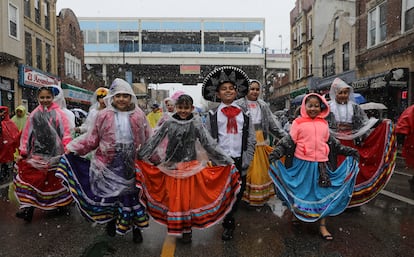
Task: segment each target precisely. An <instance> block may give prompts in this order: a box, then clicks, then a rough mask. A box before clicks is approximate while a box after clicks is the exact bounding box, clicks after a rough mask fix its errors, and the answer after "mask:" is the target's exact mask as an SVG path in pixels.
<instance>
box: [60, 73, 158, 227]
mask: <svg viewBox="0 0 414 257" xmlns="http://www.w3.org/2000/svg"><path fill="white" fill-rule="evenodd" d="M116 94H129V95H131V104H130V106H129V107H128V110H126V111H119V110H118V109H116V108H115V107H114V106H113V105H112V102H113V97H114V96H115V95H116ZM104 101H105V103H106V106H107V107H106V108H105V109H104V110H102V111H100V112H99V113H98V114H97V117H96V120H95V124H94V125H93V127H92V129H90V130H88V131H87V133H85V134H82V135H81V136H79V137H78V138H76V139H74V140H73V141H72V142H71V143H70V144H69V145H68V150H69V151H71V152H73V153H75V154H72V153H71V154H68V155H64V157H63V158H62V159H61V163H60V166H59V169H58V174H57V175H58V176H60V177H62V178H63V179H64V180H65V182H66V185H67V186H68V187H69V188H70V190H71V193H72V195H73V197H74V199H75V200H76V202H77V206H78V207H79V209H80V210H81V213H82V215H84V216H85V217H87V218H88V219H89V220H90V221H93V222H98V223H106V222H109V221H111V220H112V219H114V218H116V231H117V233H118V234H125V233H126V232H128V231H130V230H131V229H132V228H133V227H136V226H137V227H145V226H148V216H147V215H146V212H145V207H144V205H143V204H142V203H141V202H140V199H141V197H140V195H141V194H140V191H139V190H138V189H137V188H136V187H135V169H134V160H135V156H136V152H137V149H138V148H139V147H141V146H142V145H143V144H145V142H146V140H147V139H148V138H149V136H150V133H151V129H150V127H149V125H148V122H147V120H146V118H145V114H144V112H143V111H142V110H141V109H140V108H139V107H138V106H137V100H136V97H135V95H134V93H133V91H132V89H131V86H130V85H129V84H128V83H127V82H126V81H124V80H122V79H115V80H114V82H113V83H112V85H111V88H110V92H109V94H108V95H107V96H106V97H105V98H104ZM94 150H95V152H94V153H93V156H92V158H91V160H90V161H89V160H87V159H85V158H82V157H80V156H83V155H85V154H87V153H89V152H91V151H94Z"/></svg>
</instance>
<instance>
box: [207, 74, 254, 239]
mask: <svg viewBox="0 0 414 257" xmlns="http://www.w3.org/2000/svg"><path fill="white" fill-rule="evenodd" d="M248 87H249V77H248V76H247V75H246V73H244V71H242V70H241V69H239V68H237V67H233V66H224V67H220V68H217V69H215V70H213V71H212V72H210V73H209V74H208V75H207V77H206V78H205V79H204V81H203V90H202V93H203V97H204V99H206V100H207V101H213V102H220V104H219V106H218V107H217V108H214V109H212V110H210V111H209V113H208V116H207V119H206V124H205V126H206V128H207V129H208V130H209V132H210V134H211V135H212V137H213V138H214V139H215V140H217V142H218V144H219V146H220V147H221V148H222V149H223V150H224V152H225V153H227V154H228V155H229V156H231V157H232V158H233V160H234V162H235V165H236V167H237V169H238V172H239V173H240V177H241V189H240V192H239V194H238V195H237V201H236V203H235V204H234V206H233V208H232V210H231V211H230V212H229V213H228V214H227V215H226V217H225V218H224V221H223V228H224V230H223V233H222V236H221V238H222V240H224V241H228V240H231V239H232V238H233V232H234V230H235V228H236V224H235V220H234V214H235V212H236V210H237V207H238V203H239V202H240V200H241V198H242V196H243V192H244V188H245V187H246V173H247V168H248V167H249V165H250V163H251V161H252V159H253V154H254V148H255V144H256V135H255V131H254V127H253V123H252V122H251V120H250V117H249V112H248V110H242V109H241V107H240V106H239V105H237V104H236V103H235V102H234V100H236V98H241V97H244V96H245V95H246V94H247V92H248Z"/></svg>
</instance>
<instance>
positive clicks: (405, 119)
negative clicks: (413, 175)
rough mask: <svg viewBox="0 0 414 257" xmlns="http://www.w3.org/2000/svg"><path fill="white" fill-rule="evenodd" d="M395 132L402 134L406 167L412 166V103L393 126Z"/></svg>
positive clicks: (413, 119) (413, 152)
mask: <svg viewBox="0 0 414 257" xmlns="http://www.w3.org/2000/svg"><path fill="white" fill-rule="evenodd" d="M395 131H396V132H397V134H404V135H405V140H404V145H403V148H402V156H403V157H404V158H405V163H406V165H407V167H411V168H414V158H413V157H414V105H411V106H410V107H408V108H407V109H406V110H405V111H404V112H403V113H402V114H401V116H400V118H399V119H398V122H397V127H396V128H395Z"/></svg>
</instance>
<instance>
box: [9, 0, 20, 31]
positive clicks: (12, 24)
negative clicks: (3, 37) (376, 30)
mask: <svg viewBox="0 0 414 257" xmlns="http://www.w3.org/2000/svg"><path fill="white" fill-rule="evenodd" d="M18 22H19V11H18V9H17V7H16V6H14V5H12V4H11V3H9V35H10V36H11V37H14V38H16V39H18V38H19V24H18Z"/></svg>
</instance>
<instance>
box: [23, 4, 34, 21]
mask: <svg viewBox="0 0 414 257" xmlns="http://www.w3.org/2000/svg"><path fill="white" fill-rule="evenodd" d="M24 16H26V17H29V18H31V17H32V10H31V5H30V0H24Z"/></svg>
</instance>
